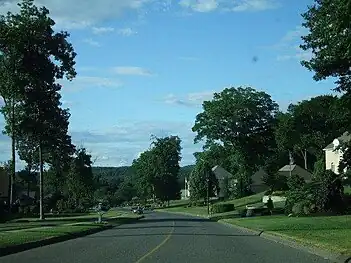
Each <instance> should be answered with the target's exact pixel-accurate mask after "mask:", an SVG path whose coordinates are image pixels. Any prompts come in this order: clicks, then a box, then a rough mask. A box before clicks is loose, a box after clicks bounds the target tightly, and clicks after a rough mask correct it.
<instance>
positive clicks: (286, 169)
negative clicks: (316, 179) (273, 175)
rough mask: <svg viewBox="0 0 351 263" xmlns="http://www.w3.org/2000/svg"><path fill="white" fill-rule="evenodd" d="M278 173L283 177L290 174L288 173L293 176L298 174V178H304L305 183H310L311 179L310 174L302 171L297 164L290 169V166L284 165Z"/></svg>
mask: <svg viewBox="0 0 351 263" xmlns="http://www.w3.org/2000/svg"><path fill="white" fill-rule="evenodd" d="M278 172H279V173H281V174H282V175H284V176H287V173H290V172H292V173H294V174H298V175H299V176H301V177H302V178H304V179H305V181H306V182H307V181H310V180H311V178H312V174H311V173H310V172H309V171H307V170H305V169H303V168H302V167H300V166H299V165H297V164H292V165H291V168H290V164H288V165H285V166H283V167H282V168H280V169H279V171H278Z"/></svg>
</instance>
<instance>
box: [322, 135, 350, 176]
mask: <svg viewBox="0 0 351 263" xmlns="http://www.w3.org/2000/svg"><path fill="white" fill-rule="evenodd" d="M350 139H351V135H350V134H349V133H348V132H345V133H344V134H343V135H341V136H340V137H338V138H336V139H334V140H333V141H332V142H331V143H330V144H328V145H327V147H325V148H324V149H323V150H324V152H325V169H326V170H332V171H333V172H334V173H336V174H339V163H340V161H341V160H342V156H343V153H342V150H341V149H338V147H339V146H340V145H341V144H342V143H345V142H348V141H350Z"/></svg>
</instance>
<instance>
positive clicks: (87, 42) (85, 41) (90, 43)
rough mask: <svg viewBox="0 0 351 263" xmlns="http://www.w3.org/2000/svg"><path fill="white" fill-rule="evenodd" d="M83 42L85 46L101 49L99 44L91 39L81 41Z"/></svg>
mask: <svg viewBox="0 0 351 263" xmlns="http://www.w3.org/2000/svg"><path fill="white" fill-rule="evenodd" d="M83 42H84V43H86V44H89V45H90V46H93V47H101V45H100V43H99V42H97V41H95V40H93V39H91V38H86V39H83Z"/></svg>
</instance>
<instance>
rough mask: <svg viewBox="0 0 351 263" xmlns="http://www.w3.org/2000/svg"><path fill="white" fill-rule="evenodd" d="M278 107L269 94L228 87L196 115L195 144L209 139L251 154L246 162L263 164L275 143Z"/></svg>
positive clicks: (206, 102) (250, 89) (216, 94)
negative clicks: (275, 122) (274, 127)
mask: <svg viewBox="0 0 351 263" xmlns="http://www.w3.org/2000/svg"><path fill="white" fill-rule="evenodd" d="M277 110H278V105H277V103H275V102H274V101H272V99H271V97H270V96H269V95H268V94H267V93H265V92H259V91H256V90H254V89H253V88H250V87H247V88H242V87H238V88H226V89H224V90H223V91H222V92H220V93H215V94H214V98H213V100H212V101H205V102H204V103H203V112H201V113H199V114H198V115H197V116H196V120H195V125H194V127H193V129H192V130H193V131H194V132H196V133H197V135H196V137H195V142H198V141H200V140H202V139H206V143H207V144H211V143H213V142H216V141H220V142H222V143H223V144H224V145H229V146H230V147H233V148H235V149H237V150H239V151H240V152H242V153H250V156H249V158H247V160H246V162H247V163H250V164H251V165H255V166H257V165H259V164H260V163H262V161H263V159H264V158H265V156H266V155H267V153H268V152H269V150H270V145H272V143H273V142H274V136H273V124H274V121H275V114H276V113H277Z"/></svg>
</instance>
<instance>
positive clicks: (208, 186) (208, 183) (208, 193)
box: [206, 173, 210, 216]
mask: <svg viewBox="0 0 351 263" xmlns="http://www.w3.org/2000/svg"><path fill="white" fill-rule="evenodd" d="M206 181H207V215H208V216H209V215H210V174H209V173H208V174H207V180H206Z"/></svg>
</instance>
